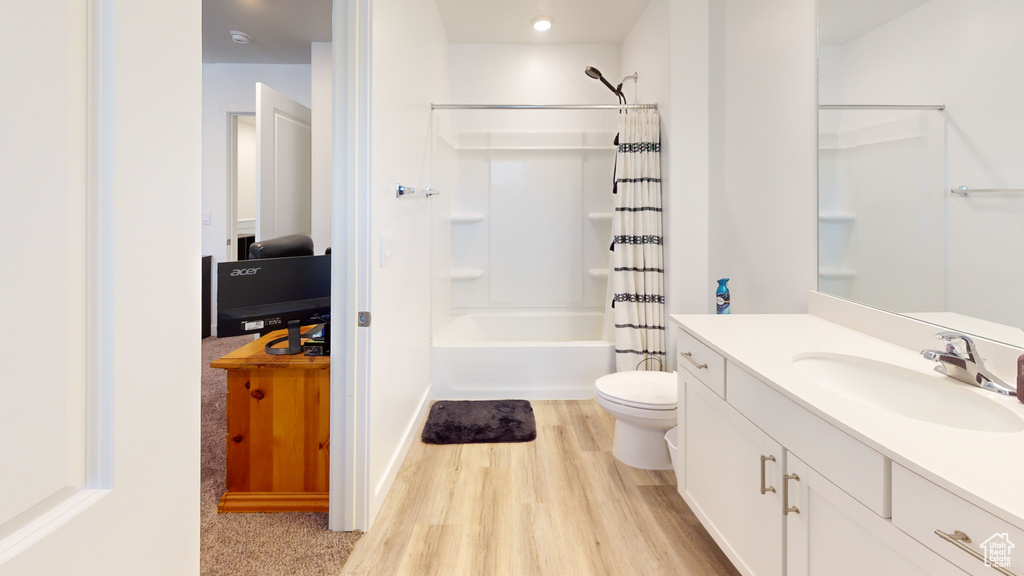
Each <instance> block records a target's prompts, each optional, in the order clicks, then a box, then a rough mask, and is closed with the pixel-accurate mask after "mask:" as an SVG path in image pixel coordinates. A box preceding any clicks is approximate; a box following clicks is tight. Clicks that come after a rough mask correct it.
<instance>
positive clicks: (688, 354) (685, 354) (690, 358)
mask: <svg viewBox="0 0 1024 576" xmlns="http://www.w3.org/2000/svg"><path fill="white" fill-rule="evenodd" d="M680 354H682V355H683V356H685V357H686V359H687V360H689V361H690V364H693V365H694V366H696V367H697V369H698V370H704V369H705V368H707V367H708V365H707V364H697V361H696V360H694V359H693V354H692V353H691V352H680Z"/></svg>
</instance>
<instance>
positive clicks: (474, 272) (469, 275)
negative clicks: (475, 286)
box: [451, 268, 484, 282]
mask: <svg viewBox="0 0 1024 576" xmlns="http://www.w3.org/2000/svg"><path fill="white" fill-rule="evenodd" d="M483 275H484V271H483V270H480V269H479V268H457V269H455V270H452V275H451V278H452V282H463V281H466V280H476V279H477V278H482V277H483Z"/></svg>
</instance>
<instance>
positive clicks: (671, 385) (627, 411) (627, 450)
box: [594, 371, 678, 470]
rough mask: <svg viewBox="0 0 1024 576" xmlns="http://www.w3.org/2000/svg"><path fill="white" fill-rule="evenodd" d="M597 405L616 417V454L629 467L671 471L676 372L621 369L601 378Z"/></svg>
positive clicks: (676, 395) (598, 386) (595, 389)
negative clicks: (670, 435)
mask: <svg viewBox="0 0 1024 576" xmlns="http://www.w3.org/2000/svg"><path fill="white" fill-rule="evenodd" d="M594 399H595V400H597V404H598V405H599V406H600V407H602V408H604V409H605V410H607V411H608V413H609V414H611V415H612V417H613V418H615V439H614V443H613V446H612V454H614V455H615V457H616V458H617V459H618V460H619V461H620V462H622V463H623V464H626V465H627V466H632V467H633V468H640V469H642V470H671V469H672V460H671V458H670V456H669V452H668V445H667V444H666V443H665V432H666V431H667V430H669V429H670V428H672V427H673V426H675V425H676V424H677V423H678V422H677V420H676V404H677V401H678V388H677V384H676V374H675V372H639V371H638V372H618V373H616V374H609V375H607V376H602V377H600V378H598V379H597V382H595V385H594Z"/></svg>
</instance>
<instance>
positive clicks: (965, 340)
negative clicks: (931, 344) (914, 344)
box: [921, 332, 1017, 396]
mask: <svg viewBox="0 0 1024 576" xmlns="http://www.w3.org/2000/svg"><path fill="white" fill-rule="evenodd" d="M935 337H936V338H938V339H940V340H942V342H943V343H944V344H945V346H944V348H945V349H944V350H921V355H922V356H924V357H925V358H927V359H928V360H933V361H935V362H938V363H939V364H938V365H937V366H936V367H935V371H936V372H938V373H939V374H945V375H946V376H950V377H952V378H956V379H957V380H960V381H961V382H966V383H968V384H973V385H974V386H977V387H979V388H984V389H986V390H990V391H992V392H997V393H999V394H1006V395H1007V396H1012V395H1015V394H1017V388H1016V387H1014V386H1010V385H1009V384H1007V383H1005V382H1003V381H1002V380H1000V379H999V378H997V377H996V376H995V375H994V374H992V373H991V372H989V371H988V370H987V369H985V360H984V359H983V358H982V357H981V356H980V355H979V354H978V351H977V349H976V348H975V347H974V340H971V338H970V337H968V336H966V335H964V334H961V333H959V332H939V333H938V334H936V335H935ZM958 342H959V343H960V344H961V345H962V347H963V348H962V350H961V349H960V348H958V347H957V343H958Z"/></svg>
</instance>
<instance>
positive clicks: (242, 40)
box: [228, 30, 252, 44]
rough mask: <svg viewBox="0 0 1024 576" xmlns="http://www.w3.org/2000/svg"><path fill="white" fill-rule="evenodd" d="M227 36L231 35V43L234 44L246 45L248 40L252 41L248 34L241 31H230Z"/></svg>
mask: <svg viewBox="0 0 1024 576" xmlns="http://www.w3.org/2000/svg"><path fill="white" fill-rule="evenodd" d="M228 34H230V35H231V41H232V42H234V43H235V44H248V43H249V40H252V38H251V37H250V36H249V35H248V34H246V33H245V32H242V31H241V30H232V31H230V32H228Z"/></svg>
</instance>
